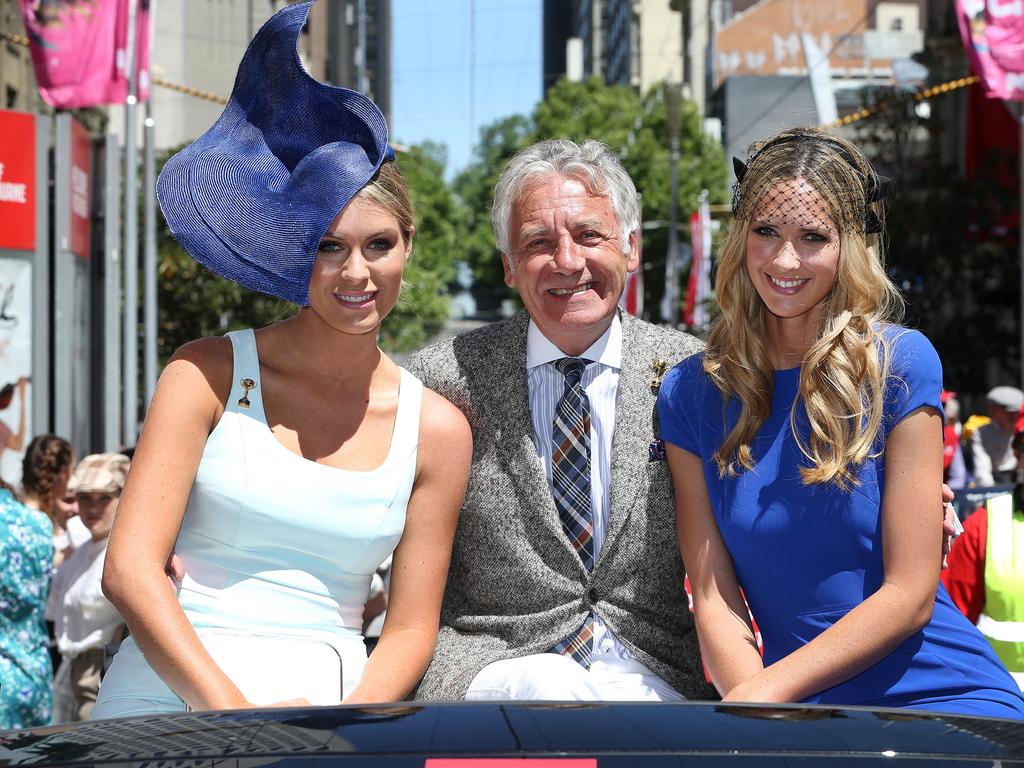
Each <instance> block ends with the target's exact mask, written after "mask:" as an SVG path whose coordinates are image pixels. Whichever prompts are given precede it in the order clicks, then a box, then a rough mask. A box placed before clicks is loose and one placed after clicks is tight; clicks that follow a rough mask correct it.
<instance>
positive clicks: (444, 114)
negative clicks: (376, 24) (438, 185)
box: [391, 0, 543, 178]
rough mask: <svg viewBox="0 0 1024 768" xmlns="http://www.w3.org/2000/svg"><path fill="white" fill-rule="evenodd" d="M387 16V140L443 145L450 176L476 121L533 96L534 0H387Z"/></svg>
mask: <svg viewBox="0 0 1024 768" xmlns="http://www.w3.org/2000/svg"><path fill="white" fill-rule="evenodd" d="M471 6H473V8H474V13H473V17H474V20H475V23H474V24H473V25H472V26H473V27H474V28H475V33H476V34H475V46H472V45H471V36H470V26H471V25H470V7H471ZM391 15H392V24H393V26H392V35H393V37H392V45H393V47H392V50H391V57H392V59H391V66H392V93H391V122H392V135H393V138H394V140H395V141H398V142H401V143H403V144H416V143H418V142H421V141H424V140H426V139H432V140H434V141H438V142H441V143H443V144H446V145H447V147H448V168H447V173H446V176H448V177H449V178H450V177H451V176H452V175H453V174H454V173H455V172H457V171H458V170H460V169H461V168H463V167H464V166H465V165H466V164H467V163H468V162H469V160H470V154H471V152H472V149H473V146H474V145H475V144H476V142H477V136H478V135H479V128H480V126H482V125H486V124H487V123H490V122H493V121H494V120H496V119H498V118H501V117H505V116H506V115H511V114H515V113H522V114H527V113H529V112H530V111H531V110H532V109H533V107H534V105H535V104H536V103H537V102H538V101H539V100H540V98H541V43H542V39H541V38H542V34H543V30H542V26H541V3H540V0H392V4H391ZM471 51H472V54H471ZM471 60H472V61H474V62H475V66H472V67H471Z"/></svg>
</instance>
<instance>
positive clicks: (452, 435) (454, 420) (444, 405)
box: [420, 387, 473, 449]
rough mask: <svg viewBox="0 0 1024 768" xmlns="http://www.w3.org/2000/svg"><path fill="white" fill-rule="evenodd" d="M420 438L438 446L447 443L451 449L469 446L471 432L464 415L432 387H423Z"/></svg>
mask: <svg viewBox="0 0 1024 768" xmlns="http://www.w3.org/2000/svg"><path fill="white" fill-rule="evenodd" d="M420 440H421V442H424V443H427V444H430V443H434V444H436V445H437V446H438V447H439V448H442V449H443V448H444V447H445V446H446V445H448V446H449V447H450V448H452V449H460V448H466V447H470V446H472V444H473V436H472V432H471V431H470V428H469V422H468V421H467V420H466V417H465V415H464V414H463V413H462V411H460V410H459V409H458V408H456V407H455V406H454V405H453V404H452V403H451V402H450V401H449V400H447V399H445V398H444V397H442V396H441V395H439V394H437V392H435V391H434V390H432V389H428V388H426V387H424V388H423V405H422V407H421V409H420Z"/></svg>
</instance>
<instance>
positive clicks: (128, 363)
mask: <svg viewBox="0 0 1024 768" xmlns="http://www.w3.org/2000/svg"><path fill="white" fill-rule="evenodd" d="M137 11H138V0H128V41H127V46H126V47H127V54H126V56H125V61H126V67H127V73H128V97H127V98H126V99H125V102H124V349H123V350H122V351H123V353H124V418H123V420H122V424H123V425H124V432H123V434H122V435H121V439H122V443H123V444H124V445H125V446H132V445H135V441H136V440H137V439H138V436H139V418H138V407H139V405H138V401H139V395H138V388H139V382H138V376H139V373H138V371H139V368H138V362H139V240H138V237H139V232H138V230H139V210H138V202H139V201H138V181H139V179H138V173H139V169H138V151H137V149H136V138H137V136H136V125H135V121H136V113H135V106H136V102H137V101H138V96H137V93H138V83H137V82H136V77H135V56H136V50H135V45H136V40H135V38H136V35H135V18H136V14H137Z"/></svg>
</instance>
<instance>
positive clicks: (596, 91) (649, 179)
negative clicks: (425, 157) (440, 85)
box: [455, 78, 727, 315]
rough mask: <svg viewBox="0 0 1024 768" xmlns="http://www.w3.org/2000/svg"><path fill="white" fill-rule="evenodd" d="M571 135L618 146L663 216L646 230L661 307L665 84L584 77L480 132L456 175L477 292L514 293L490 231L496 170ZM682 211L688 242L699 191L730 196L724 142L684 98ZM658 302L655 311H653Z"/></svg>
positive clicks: (646, 213)
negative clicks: (531, 148) (638, 88)
mask: <svg viewBox="0 0 1024 768" xmlns="http://www.w3.org/2000/svg"><path fill="white" fill-rule="evenodd" d="M551 138H570V139H573V140H575V141H582V140H584V139H588V138H589V139H599V140H601V141H603V142H605V143H606V144H607V145H608V146H609V147H611V148H612V149H613V151H616V152H617V153H618V156H619V159H620V160H621V161H622V163H623V165H624V166H625V168H626V170H627V171H628V172H629V174H630V176H631V177H632V178H633V181H634V183H635V184H636V186H637V190H638V191H639V192H640V194H641V196H642V206H643V220H644V221H646V222H662V225H661V226H659V227H656V228H650V229H645V230H644V231H643V236H642V245H643V270H644V287H645V294H646V295H645V304H646V307H647V313H648V314H649V315H651V314H653V315H656V314H657V302H658V301H660V299H661V295H662V291H663V290H664V274H665V256H666V250H667V247H668V231H667V228H666V226H665V225H664V223H665V222H667V220H668V216H669V203H670V200H669V150H668V124H667V116H666V111H665V104H664V100H663V98H662V90H661V88H660V87H654V88H652V89H651V90H650V91H649V92H648V93H647V94H646V95H644V96H643V97H641V96H639V95H637V94H636V93H635V92H634V91H633V90H632V89H631V88H627V87H625V86H619V85H613V86H609V85H605V84H604V83H602V82H601V81H600V80H599V79H597V78H592V79H590V80H588V81H587V82H583V83H574V82H570V81H568V80H564V79H563V80H561V81H559V82H558V83H557V84H556V85H555V86H554V87H553V88H551V90H549V91H548V94H547V97H546V98H545V99H544V101H542V102H540V103H539V104H538V105H537V107H536V108H535V109H534V112H533V114H532V116H531V117H530V118H529V119H527V118H524V117H521V116H513V117H509V118H505V119H504V120H500V121H498V122H496V123H493V124H492V125H490V126H487V127H486V128H484V129H483V130H482V131H481V140H480V144H479V145H478V147H477V151H476V160H475V162H474V163H473V164H471V165H470V166H469V167H468V168H466V169H465V170H464V171H463V172H462V173H461V174H460V175H459V177H458V179H457V180H456V184H455V190H456V192H457V194H459V196H460V198H461V199H462V201H463V204H464V206H465V208H466V217H467V218H466V219H465V226H466V229H467V235H466V237H465V240H466V241H468V242H471V243H472V244H473V245H472V263H473V265H474V276H475V277H476V279H477V281H478V283H477V288H476V290H477V295H478V299H479V296H480V295H481V294H486V293H488V292H489V293H491V294H494V295H499V296H502V297H505V296H508V295H511V294H510V293H509V292H508V291H507V289H505V288H504V284H503V282H502V272H501V265H500V261H499V258H498V254H497V249H496V247H495V245H494V238H493V235H492V234H491V225H490V219H489V211H490V206H491V195H492V192H493V188H494V182H495V181H496V180H497V175H498V173H499V171H500V169H501V166H502V165H504V163H505V161H506V160H507V159H508V158H509V157H511V156H512V154H514V153H515V152H516V151H517V150H519V149H521V148H522V147H524V146H526V145H527V144H530V143H532V142H534V141H538V140H542V139H551ZM679 145H680V166H679V203H680V205H679V217H680V222H681V223H682V225H683V228H682V230H681V232H680V238H681V241H682V242H685V240H686V237H687V236H688V235H687V231H688V221H689V214H690V213H691V212H692V211H693V210H694V209H696V207H697V196H698V194H699V193H700V191H701V190H702V189H707V190H708V191H709V193H710V198H711V201H712V202H713V203H716V202H722V201H724V200H726V199H727V189H726V179H727V173H726V166H725V161H724V158H723V155H722V151H721V148H720V147H719V145H718V144H717V143H716V142H715V141H713V140H711V139H709V138H708V137H707V136H705V135H704V133H703V131H702V129H701V122H700V116H699V115H698V113H697V110H696V107H695V106H694V104H693V103H692V102H688V101H684V102H683V107H682V114H681V120H680V131H679ZM652 309H653V312H652Z"/></svg>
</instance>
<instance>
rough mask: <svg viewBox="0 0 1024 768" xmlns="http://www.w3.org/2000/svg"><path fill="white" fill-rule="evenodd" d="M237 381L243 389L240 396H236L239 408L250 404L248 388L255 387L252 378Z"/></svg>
mask: <svg viewBox="0 0 1024 768" xmlns="http://www.w3.org/2000/svg"><path fill="white" fill-rule="evenodd" d="M238 383H239V384H241V385H242V389H243V390H245V391H244V392H242V396H241V397H240V398H238V406H239V407H240V408H248V407H250V406H251V405H252V403H250V402H249V390H250V389H256V382H255V381H253V380H252V379H242V380H241V381H240V382H238Z"/></svg>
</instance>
